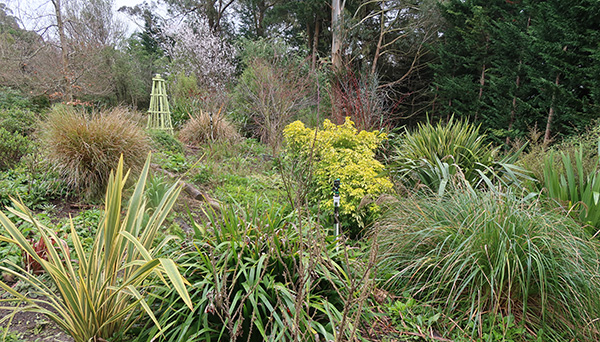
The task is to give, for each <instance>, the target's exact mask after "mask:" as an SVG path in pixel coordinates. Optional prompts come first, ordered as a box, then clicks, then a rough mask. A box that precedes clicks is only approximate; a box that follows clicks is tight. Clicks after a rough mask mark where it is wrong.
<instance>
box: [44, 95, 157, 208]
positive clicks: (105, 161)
mask: <svg viewBox="0 0 600 342" xmlns="http://www.w3.org/2000/svg"><path fill="white" fill-rule="evenodd" d="M131 117H132V115H131V113H130V112H129V111H128V110H127V109H125V108H121V107H117V108H113V109H111V110H107V111H96V112H93V113H91V114H90V113H86V112H85V111H81V110H77V109H75V108H73V107H67V106H57V107H54V108H53V110H52V111H51V112H50V114H49V115H48V118H47V120H46V121H45V122H44V124H43V125H42V134H41V136H42V141H43V142H44V144H45V146H46V148H47V150H48V157H49V159H50V160H51V161H52V162H54V164H55V165H56V167H57V169H58V171H59V172H60V174H61V175H62V176H63V177H64V179H65V180H66V181H67V183H68V184H69V186H70V187H71V188H72V190H74V191H77V192H79V194H80V195H83V196H85V197H97V196H99V195H100V194H102V193H103V191H104V189H105V188H106V184H107V181H108V177H109V174H110V171H111V170H113V169H115V168H116V167H117V164H118V162H119V157H120V156H121V155H123V158H124V161H125V167H126V169H131V170H132V172H134V173H135V172H137V171H138V170H141V168H142V166H143V165H144V161H145V159H146V156H147V154H148V151H149V148H150V143H149V139H148V137H147V135H146V133H145V132H144V130H143V129H142V128H140V127H139V126H138V125H137V124H136V122H134V121H132V120H131Z"/></svg>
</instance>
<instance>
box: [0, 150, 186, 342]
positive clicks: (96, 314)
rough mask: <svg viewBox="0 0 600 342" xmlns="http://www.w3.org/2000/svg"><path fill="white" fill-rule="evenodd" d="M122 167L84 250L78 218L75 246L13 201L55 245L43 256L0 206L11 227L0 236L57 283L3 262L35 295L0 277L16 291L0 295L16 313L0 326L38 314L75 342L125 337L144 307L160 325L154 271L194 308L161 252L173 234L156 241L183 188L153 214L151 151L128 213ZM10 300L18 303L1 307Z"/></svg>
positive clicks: (5, 223) (7, 288)
mask: <svg viewBox="0 0 600 342" xmlns="http://www.w3.org/2000/svg"><path fill="white" fill-rule="evenodd" d="M123 167H124V166H123V159H122V158H121V159H120V160H119V161H118V164H117V168H116V170H115V171H114V172H111V174H110V177H109V180H108V187H107V190H106V200H105V206H104V213H103V215H102V218H101V219H100V223H99V225H98V229H97V232H96V235H95V238H94V242H93V245H92V249H91V252H89V253H88V252H86V251H85V250H84V245H83V241H82V238H81V237H79V235H78V233H77V229H75V227H74V224H73V220H71V221H70V226H71V229H70V230H71V232H70V234H69V235H70V237H71V240H72V243H73V246H74V248H73V250H69V248H68V247H67V244H66V243H64V244H63V243H60V241H62V240H61V237H59V236H57V234H56V233H55V231H54V230H53V229H51V228H48V227H46V226H44V225H42V224H41V223H40V222H38V221H37V219H35V218H34V216H33V215H32V214H31V212H30V211H29V210H28V209H27V208H26V207H25V206H24V205H23V204H22V203H20V202H18V201H16V200H14V203H13V204H14V208H10V209H8V210H9V212H10V213H11V215H14V216H16V217H18V218H20V219H22V220H25V221H26V222H29V223H31V224H32V225H33V226H34V229H33V230H34V232H35V233H36V234H39V236H41V241H43V243H44V245H45V246H52V247H53V248H46V253H45V254H38V253H37V251H36V249H35V247H34V244H35V242H32V241H30V240H28V239H27V237H25V236H24V235H23V232H22V231H21V230H20V229H19V227H17V226H16V225H15V224H14V223H13V222H12V221H11V220H10V219H9V218H8V217H7V215H5V214H4V213H1V212H0V224H2V226H3V228H4V230H5V232H4V233H2V234H1V235H0V242H6V243H9V244H12V245H14V246H16V247H17V249H21V250H22V251H23V252H22V253H23V254H24V255H26V256H27V258H28V259H30V260H31V261H32V262H35V263H37V264H39V266H40V268H41V269H42V270H43V271H44V272H45V273H46V274H48V278H49V279H50V280H49V281H50V283H51V284H47V283H45V282H44V281H42V280H41V279H39V278H38V277H36V276H34V275H32V274H30V273H28V272H27V271H26V270H25V269H24V268H23V267H21V266H20V265H17V264H14V263H11V262H7V264H8V267H5V266H0V271H1V272H3V273H6V274H9V275H11V276H12V277H14V278H15V279H17V280H19V281H20V282H23V283H24V284H27V285H28V286H29V287H30V288H31V289H32V291H33V293H34V294H35V296H31V297H30V296H27V295H26V294H23V293H20V292H17V291H16V290H15V289H13V288H12V287H10V286H8V285H7V284H5V283H3V282H1V281H0V288H1V289H2V290H4V291H6V292H7V294H9V295H10V297H11V298H8V299H2V300H0V310H10V311H13V314H9V315H6V316H4V317H2V318H0V324H1V323H2V322H4V321H6V320H10V319H12V317H13V315H14V313H16V312H23V311H30V312H37V313H40V314H44V315H46V317H47V318H48V319H50V320H52V321H53V322H55V323H56V324H57V325H58V326H60V327H61V328H62V329H64V330H65V331H66V332H67V333H68V334H69V335H71V336H72V337H73V339H74V340H75V342H89V341H106V340H108V339H110V338H112V337H113V336H115V335H116V334H123V335H125V334H126V332H127V330H128V329H129V328H131V327H132V325H134V324H135V323H136V321H137V320H138V319H139V318H140V316H141V315H140V311H142V312H143V313H145V314H147V315H148V316H150V318H151V319H152V321H153V322H155V324H157V325H159V323H158V320H157V318H156V317H155V316H154V314H153V312H152V311H151V310H150V307H149V306H148V305H147V303H146V301H145V294H144V291H143V290H142V288H141V286H142V284H143V282H144V280H145V279H146V278H148V277H149V276H150V275H155V276H156V277H157V279H160V280H161V281H162V282H163V284H164V285H165V286H167V287H169V288H173V289H175V291H176V293H177V294H178V296H180V298H182V301H183V302H184V303H185V305H186V306H187V307H188V308H190V309H192V308H193V305H192V302H191V300H190V297H189V294H188V292H187V290H186V287H185V279H184V278H183V277H182V276H181V274H180V273H179V271H178V269H177V266H176V265H175V263H174V261H173V260H171V259H168V258H159V257H157V256H156V255H157V251H160V250H161V249H162V247H163V246H164V245H165V244H166V243H167V242H168V241H169V240H170V239H168V238H167V239H164V240H163V241H162V242H161V243H160V244H159V245H158V246H156V247H153V244H154V240H155V238H156V235H157V232H158V231H159V229H160V228H161V226H162V224H163V222H164V220H165V218H166V217H167V216H168V214H169V212H170V210H171V208H172V207H173V205H174V203H175V201H176V200H177V197H178V196H179V193H180V191H181V188H180V187H178V186H177V185H173V186H172V187H171V188H170V189H169V190H168V191H167V192H166V193H165V194H164V196H163V197H162V200H161V201H160V204H159V205H158V206H157V207H156V208H154V210H153V213H152V215H151V216H149V217H148V216H147V215H146V213H147V211H146V201H145V199H144V186H145V184H146V179H147V177H148V171H149V169H150V158H149V157H148V160H147V162H146V164H145V165H144V167H143V169H142V171H141V174H140V177H139V180H138V182H137V185H136V186H135V188H134V190H133V193H132V195H131V197H130V198H129V203H128V206H127V209H126V211H124V210H123V206H122V204H123V198H122V197H123V196H122V195H123V188H124V187H125V183H126V180H127V177H128V175H129V173H127V174H125V175H124V174H123ZM53 288H55V289H56V290H53ZM7 302H8V303H12V304H13V305H7V306H3V305H2V304H4V303H7ZM15 303H23V304H21V305H14V304H15ZM160 330H161V328H159V331H160Z"/></svg>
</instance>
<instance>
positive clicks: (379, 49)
mask: <svg viewBox="0 0 600 342" xmlns="http://www.w3.org/2000/svg"><path fill="white" fill-rule="evenodd" d="M382 7H383V5H382ZM384 14H385V12H384V11H383V8H382V9H381V22H380V25H379V26H380V29H379V40H378V41H377V48H376V49H375V57H373V65H372V66H371V75H375V71H377V61H378V60H379V55H380V54H381V44H382V43H383V36H384V34H385V25H384V20H385V16H384Z"/></svg>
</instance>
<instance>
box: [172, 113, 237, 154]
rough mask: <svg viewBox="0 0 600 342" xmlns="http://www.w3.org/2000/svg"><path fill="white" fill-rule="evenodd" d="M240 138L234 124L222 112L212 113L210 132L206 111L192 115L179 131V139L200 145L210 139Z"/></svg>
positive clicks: (226, 139) (234, 139)
mask: <svg viewBox="0 0 600 342" xmlns="http://www.w3.org/2000/svg"><path fill="white" fill-rule="evenodd" d="M240 138H241V136H240V134H239V133H238V131H237V129H236V128H235V126H234V125H233V124H232V123H231V122H229V120H227V119H226V118H225V116H224V115H223V114H220V113H217V114H213V126H212V134H211V125H210V115H209V113H208V112H204V111H200V113H198V114H196V115H194V116H192V117H191V118H190V120H188V122H187V123H186V124H185V125H184V126H183V128H182V129H181V131H180V132H179V139H180V140H181V141H183V142H184V143H186V144H189V145H194V146H198V145H202V144H205V143H207V142H211V141H237V140H239V139H240Z"/></svg>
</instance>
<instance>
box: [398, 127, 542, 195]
mask: <svg viewBox="0 0 600 342" xmlns="http://www.w3.org/2000/svg"><path fill="white" fill-rule="evenodd" d="M524 148H525V145H524V146H523V147H521V148H520V149H519V150H517V151H514V152H511V153H509V154H507V155H505V156H500V151H499V150H500V148H499V147H493V146H492V145H491V144H490V143H486V136H485V134H480V132H479V126H475V125H472V124H469V123H468V122H466V121H458V120H455V119H454V118H451V119H450V121H448V122H447V123H443V122H438V123H437V124H436V125H433V124H431V123H430V122H426V123H421V124H419V125H418V126H417V129H416V130H415V131H410V132H409V131H406V132H405V133H404V134H403V135H402V136H401V137H400V138H399V144H398V146H397V147H396V150H395V155H394V156H393V157H392V163H391V168H392V170H393V171H392V172H393V173H394V175H395V176H396V177H397V179H398V180H400V181H401V182H402V183H403V184H404V185H406V186H409V187H419V186H425V187H427V188H429V189H430V190H431V191H433V192H436V193H438V194H440V195H441V194H443V193H444V191H445V188H446V185H447V184H448V182H449V181H450V180H451V178H453V177H455V176H460V177H461V178H462V179H463V180H465V181H466V182H467V183H468V184H469V185H470V186H471V187H473V188H477V187H486V186H489V185H490V181H492V182H494V183H499V184H502V185H503V186H509V185H513V184H516V185H519V184H520V182H521V181H522V180H526V179H527V180H531V178H530V177H529V175H528V172H527V171H526V170H525V169H523V168H521V167H519V166H517V165H515V163H516V162H517V158H518V156H519V155H520V154H521V152H522V151H523V149H524Z"/></svg>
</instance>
